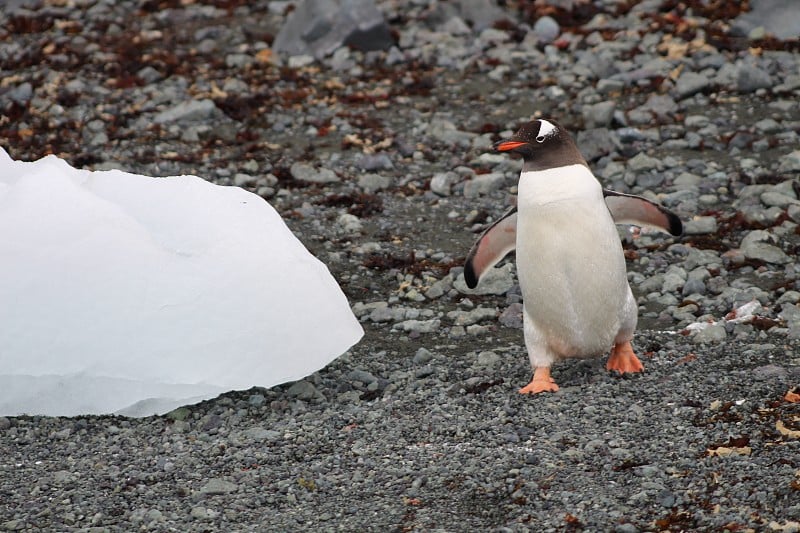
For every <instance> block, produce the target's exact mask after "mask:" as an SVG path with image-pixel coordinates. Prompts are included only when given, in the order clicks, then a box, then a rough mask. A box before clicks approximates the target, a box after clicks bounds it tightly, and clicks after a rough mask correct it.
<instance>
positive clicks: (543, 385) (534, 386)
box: [519, 366, 558, 394]
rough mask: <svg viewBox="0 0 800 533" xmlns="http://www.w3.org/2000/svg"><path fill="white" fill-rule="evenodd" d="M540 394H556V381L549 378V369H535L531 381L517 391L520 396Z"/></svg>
mask: <svg viewBox="0 0 800 533" xmlns="http://www.w3.org/2000/svg"><path fill="white" fill-rule="evenodd" d="M540 392H558V385H557V384H556V380H554V379H553V378H552V377H550V368H549V367H546V366H540V367H537V368H536V370H534V371H533V379H532V380H531V382H530V383H528V384H527V385H525V386H524V387H522V388H521V389H520V390H519V393H520V394H539V393H540Z"/></svg>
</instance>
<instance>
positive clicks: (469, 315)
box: [447, 307, 497, 326]
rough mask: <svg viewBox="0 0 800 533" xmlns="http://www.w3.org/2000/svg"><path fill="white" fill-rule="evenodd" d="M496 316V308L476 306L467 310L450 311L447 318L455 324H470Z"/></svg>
mask: <svg viewBox="0 0 800 533" xmlns="http://www.w3.org/2000/svg"><path fill="white" fill-rule="evenodd" d="M496 316H497V309H493V308H488V307H476V308H475V309H471V310H469V311H460V310H458V311H450V312H449V313H447V318H449V319H450V320H452V321H453V324H454V325H456V326H471V325H472V324H477V323H478V322H482V321H484V320H487V319H494V318H495V317H496Z"/></svg>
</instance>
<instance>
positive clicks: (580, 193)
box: [518, 163, 603, 207]
mask: <svg viewBox="0 0 800 533" xmlns="http://www.w3.org/2000/svg"><path fill="white" fill-rule="evenodd" d="M518 198H519V200H518V201H519V204H520V207H522V205H523V204H528V205H545V204H551V203H554V202H560V201H574V200H576V199H580V198H599V199H600V200H602V198H603V188H602V187H601V185H600V182H599V181H597V178H595V177H594V174H592V171H591V170H589V168H588V167H587V166H586V165H585V164H582V163H576V164H573V165H567V166H562V167H558V168H549V169H547V170H523V172H522V174H520V177H519V195H518Z"/></svg>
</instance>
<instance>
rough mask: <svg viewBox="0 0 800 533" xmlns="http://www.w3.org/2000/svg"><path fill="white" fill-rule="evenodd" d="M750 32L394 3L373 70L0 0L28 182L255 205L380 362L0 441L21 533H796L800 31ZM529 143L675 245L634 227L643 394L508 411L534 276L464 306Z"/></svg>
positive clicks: (275, 5) (663, 10) (571, 378)
mask: <svg viewBox="0 0 800 533" xmlns="http://www.w3.org/2000/svg"><path fill="white" fill-rule="evenodd" d="M750 4H751V8H752V10H751V11H750V12H743V11H742V9H741V7H737V3H728V2H700V1H697V2H695V1H689V2H682V3H678V2H673V1H671V0H647V1H644V2H625V1H620V2H617V1H613V0H606V1H603V0H597V1H595V2H581V1H575V2H558V1H553V2H546V1H545V2H539V1H537V2H532V3H515V2H505V3H504V6H503V7H502V8H501V7H498V6H496V5H494V4H491V3H488V2H486V3H484V2H480V1H477V0H476V1H467V0H462V1H454V2H437V1H436V0H431V1H427V2H425V1H422V2H420V1H414V0H386V1H382V2H379V3H378V4H377V7H378V10H379V11H378V17H377V21H376V22H375V28H377V29H375V30H374V31H372V30H371V33H369V37H370V39H372V41H371V42H370V45H369V46H367V48H370V47H374V48H378V49H377V50H370V51H363V50H359V47H361V48H363V47H364V46H362V44H363V42H362V41H359V40H358V39H354V38H352V36H351V37H347V38H348V39H350V40H348V41H347V42H348V44H350V45H351V46H349V47H348V46H342V42H345V41H342V42H339V43H338V44H336V42H335V40H332V41H330V42H334V44H333V45H328V44H326V46H327V47H328V48H325V49H320V48H308V49H307V50H306V49H303V48H302V47H300V48H296V49H293V48H291V46H300V45H302V43H300V44H299V45H298V44H297V43H295V44H291V45H290V44H286V43H287V40H288V37H286V35H285V34H284V35H281V31H282V28H284V27H286V26H287V24H288V23H289V19H290V18H291V17H292V8H293V5H292V3H291V2H277V1H273V2H266V1H250V2H248V1H237V0H216V1H212V0H208V1H200V0H196V1H195V0H188V1H177V0H175V1H170V0H163V1H158V0H140V1H137V2H106V1H102V0H74V1H67V0H64V1H49V2H42V1H34V0H31V1H19V0H17V1H10V2H7V3H6V4H5V5H4V6H3V7H2V8H0V69H1V70H2V73H1V76H0V78H1V80H0V145H2V146H3V147H4V148H6V149H7V150H8V151H9V153H10V154H11V156H12V157H14V158H15V159H23V160H33V159H37V158H39V157H42V156H44V155H46V154H48V153H55V154H57V155H59V156H60V157H62V158H64V159H66V160H68V161H70V162H71V163H72V164H73V165H75V166H78V167H85V168H92V169H104V168H123V169H126V170H130V171H135V172H140V173H145V174H150V175H172V174H183V173H191V174H197V175H200V176H203V177H205V178H207V179H209V180H211V181H214V182H216V183H220V184H235V185H238V186H242V187H246V188H248V189H250V190H252V191H254V192H256V193H257V194H259V195H261V196H262V197H264V198H266V199H267V200H268V201H269V202H270V203H271V204H272V205H273V206H275V208H276V209H278V210H279V212H280V213H281V214H282V215H283V216H284V218H285V219H286V222H287V224H288V225H289V226H290V227H291V228H292V229H293V230H294V231H295V233H296V234H297V235H298V237H299V238H300V239H301V240H302V241H303V242H304V243H305V244H306V246H308V248H309V249H310V250H311V251H312V252H314V253H315V254H316V255H317V256H318V257H319V258H320V259H322V260H323V261H325V262H326V263H327V264H328V265H329V267H330V269H331V271H332V272H333V273H334V275H335V276H336V278H337V279H338V280H339V282H340V284H341V285H342V288H343V289H344V291H345V293H346V294H347V295H348V297H349V298H350V301H351V302H352V304H353V310H354V312H355V313H356V315H357V316H358V317H359V318H360V320H361V321H362V322H363V324H364V327H365V329H366V336H365V338H364V340H363V341H362V342H361V343H360V344H359V345H357V346H356V347H355V348H353V349H352V350H351V352H349V353H348V354H346V355H345V356H343V357H342V358H340V359H339V360H337V361H336V362H334V363H333V364H332V365H330V366H329V367H328V368H326V369H324V370H322V371H320V372H318V373H317V374H315V375H313V376H310V377H309V378H307V379H305V380H303V381H300V382H297V383H292V384H286V385H284V386H280V387H275V388H273V389H269V390H265V389H258V388H256V389H253V390H250V391H245V392H232V393H230V394H227V395H224V396H223V397H221V398H218V399H216V400H213V401H209V402H204V403H202V404H200V405H196V406H189V407H186V408H181V409H179V410H177V411H175V412H173V413H171V414H169V415H167V416H165V417H153V418H147V419H126V418H122V417H78V418H69V419H67V418H64V419H60V418H44V417H16V418H2V417H0V457H2V459H0V527H2V528H5V529H6V530H36V531H40V530H53V531H72V530H91V531H105V530H133V529H140V530H148V531H149V530H154V531H161V530H164V531H166V530H173V531H244V530H275V531H290V530H305V529H312V528H314V529H324V530H335V529H341V530H380V531H385V530H403V531H427V530H442V531H469V530H487V529H497V530H503V531H506V530H511V531H524V530H531V531H561V530H589V531H601V530H603V531H611V530H615V531H659V530H660V531H682V530H693V531H698V530H700V531H726V530H727V531H743V530H758V531H763V530H767V531H768V530H776V531H796V530H798V528H800V459H798V457H800V454H798V451H800V407H798V405H799V404H798V403H796V401H795V402H793V401H792V400H797V397H796V396H793V395H792V394H791V393H790V391H792V390H795V387H796V386H797V385H798V383H800V355H799V354H798V339H800V306H798V302H799V301H800V283H798V274H800V264H798V262H797V259H796V258H797V252H798V249H800V230H798V223H800V201H799V200H798V193H799V192H800V191H799V190H798V189H799V187H798V182H797V178H798V172H800V150H798V133H799V132H800V106H798V105H797V98H798V95H800V55H799V54H798V49H800V45H798V41H797V40H796V36H797V35H798V33H800V31H798V28H799V27H800V25H798V20H797V14H796V13H795V11H796V10H792V9H788V10H786V11H785V12H783V14H782V16H780V17H778V20H780V27H777V26H775V29H771V28H772V26H771V25H772V24H776V23H775V21H774V20H773V18H770V17H773V15H774V14H775V13H780V11H779V8H780V5H779V6H778V7H777V8H776V7H775V6H772V7H771V8H770V9H771V11H769V13H770V15H769V17H767V15H765V14H764V13H763V12H762V11H760V10H759V9H760V7H759V6H760V5H763V4H770V5H771V3H770V2H756V1H755V0H752V1H751V2H750ZM776 10H777V11H776ZM297 11H298V12H299V11H300V10H297ZM373 15H374V13H373ZM373 18H374V16H373ZM295 23H297V22H295ZM298 24H299V23H298ZM787 28H788V30H787ZM317 29H318V30H319V28H317ZM319 31H323V30H319ZM284 33H285V32H284ZM362 33H363V32H362ZM364 35H366V33H364V34H363V35H360V37H362V38H363V37H364ZM328 36H329V37H330V35H328ZM793 36H795V38H794V39H793ZM328 42H329V41H326V43H328ZM282 47H283V48H282ZM282 50H288V51H284V52H282ZM533 115H541V116H548V117H553V118H555V119H557V120H559V121H560V122H561V123H563V124H564V125H565V126H567V127H568V129H570V130H571V131H572V132H574V134H575V135H576V137H577V139H578V142H579V145H580V147H581V149H582V151H583V152H584V154H585V155H586V157H587V159H589V160H590V162H591V165H592V167H593V168H594V169H595V171H596V174H597V175H598V177H599V178H600V179H601V180H602V181H603V183H604V185H605V186H606V187H609V188H612V189H615V190H618V191H622V192H629V193H635V194H642V195H645V196H648V197H651V198H654V199H657V200H658V201H660V202H662V203H664V204H665V205H667V206H668V207H670V208H671V209H673V210H674V211H675V212H677V213H678V214H680V215H681V217H682V218H683V219H684V221H685V222H686V230H687V231H686V235H685V236H683V237H681V238H672V237H668V236H663V235H660V234H655V233H643V234H642V235H640V236H638V238H633V236H632V235H631V234H630V233H627V232H626V230H623V231H622V235H621V236H622V238H623V239H624V241H625V249H626V257H627V259H628V269H629V278H630V281H631V285H632V287H633V289H634V292H635V294H636V295H637V297H638V298H639V303H640V332H639V333H638V335H637V338H636V340H635V348H636V349H637V351H638V352H639V354H640V356H641V358H642V360H643V362H644V364H645V366H646V368H647V372H646V373H644V374H643V375H641V376H636V377H633V378H625V379H620V378H618V377H615V376H611V375H608V373H607V372H605V371H604V369H603V365H604V361H603V360H602V359H597V360H588V361H565V362H562V363H559V364H557V365H556V367H555V368H554V375H555V377H556V378H557V380H558V381H559V383H560V384H561V386H562V388H561V391H560V392H559V393H557V394H551V395H543V396H537V397H522V396H520V395H518V394H517V393H516V389H517V388H518V387H520V386H522V385H524V384H525V383H527V380H528V378H529V377H530V368H529V365H528V362H527V356H526V353H525V349H524V345H523V343H522V332H521V329H520V314H519V313H520V301H521V299H520V294H519V287H518V286H517V284H516V278H515V274H514V265H513V261H510V262H507V263H506V264H504V265H501V266H500V267H499V268H498V269H497V270H496V272H494V273H493V275H492V276H491V278H490V279H487V280H485V282H482V284H481V286H480V287H479V289H478V291H468V290H467V289H466V288H465V287H464V285H463V278H462V277H461V276H460V273H461V270H462V264H463V258H464V255H465V254H466V251H467V250H468V249H469V246H470V245H471V243H472V241H473V240H474V238H475V232H476V231H479V230H480V228H482V227H483V225H484V224H486V223H488V222H490V221H491V220H493V219H494V218H495V217H497V216H499V214H501V213H502V212H503V210H504V209H505V208H506V207H507V206H508V205H510V204H511V203H512V202H513V199H514V194H515V192H516V178H517V176H518V173H519V170H520V163H519V161H516V160H513V159H510V158H509V157H508V156H506V155H499V154H494V153H492V152H491V151H490V146H491V144H492V142H493V141H496V140H497V139H499V138H501V137H503V136H505V135H508V134H510V133H511V131H512V130H513V129H514V128H515V127H516V126H517V125H518V124H520V123H521V122H523V121H525V120H527V119H529V118H530V117H531V116H533ZM563 238H565V239H569V235H564V236H563ZM743 306H744V307H743ZM737 309H738V310H739V311H738V312H737V311H736V310H737ZM224 356H225V354H220V357H224ZM787 392H789V393H790V394H788V395H787Z"/></svg>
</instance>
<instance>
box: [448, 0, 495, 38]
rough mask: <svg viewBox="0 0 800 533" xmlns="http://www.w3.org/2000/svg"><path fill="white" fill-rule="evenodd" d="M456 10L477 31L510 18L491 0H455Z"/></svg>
mask: <svg viewBox="0 0 800 533" xmlns="http://www.w3.org/2000/svg"><path fill="white" fill-rule="evenodd" d="M453 3H454V4H455V7H456V10H457V12H458V13H459V15H460V16H461V18H462V19H464V20H465V21H467V22H469V23H471V24H472V27H473V29H475V30H476V31H479V32H480V31H483V30H485V29H486V28H491V27H492V26H493V25H494V23H495V22H497V21H500V20H508V18H509V17H508V14H507V13H506V12H505V11H504V10H502V9H500V8H499V7H497V5H496V4H495V3H494V2H492V1H491V0H455V2H453Z"/></svg>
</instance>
